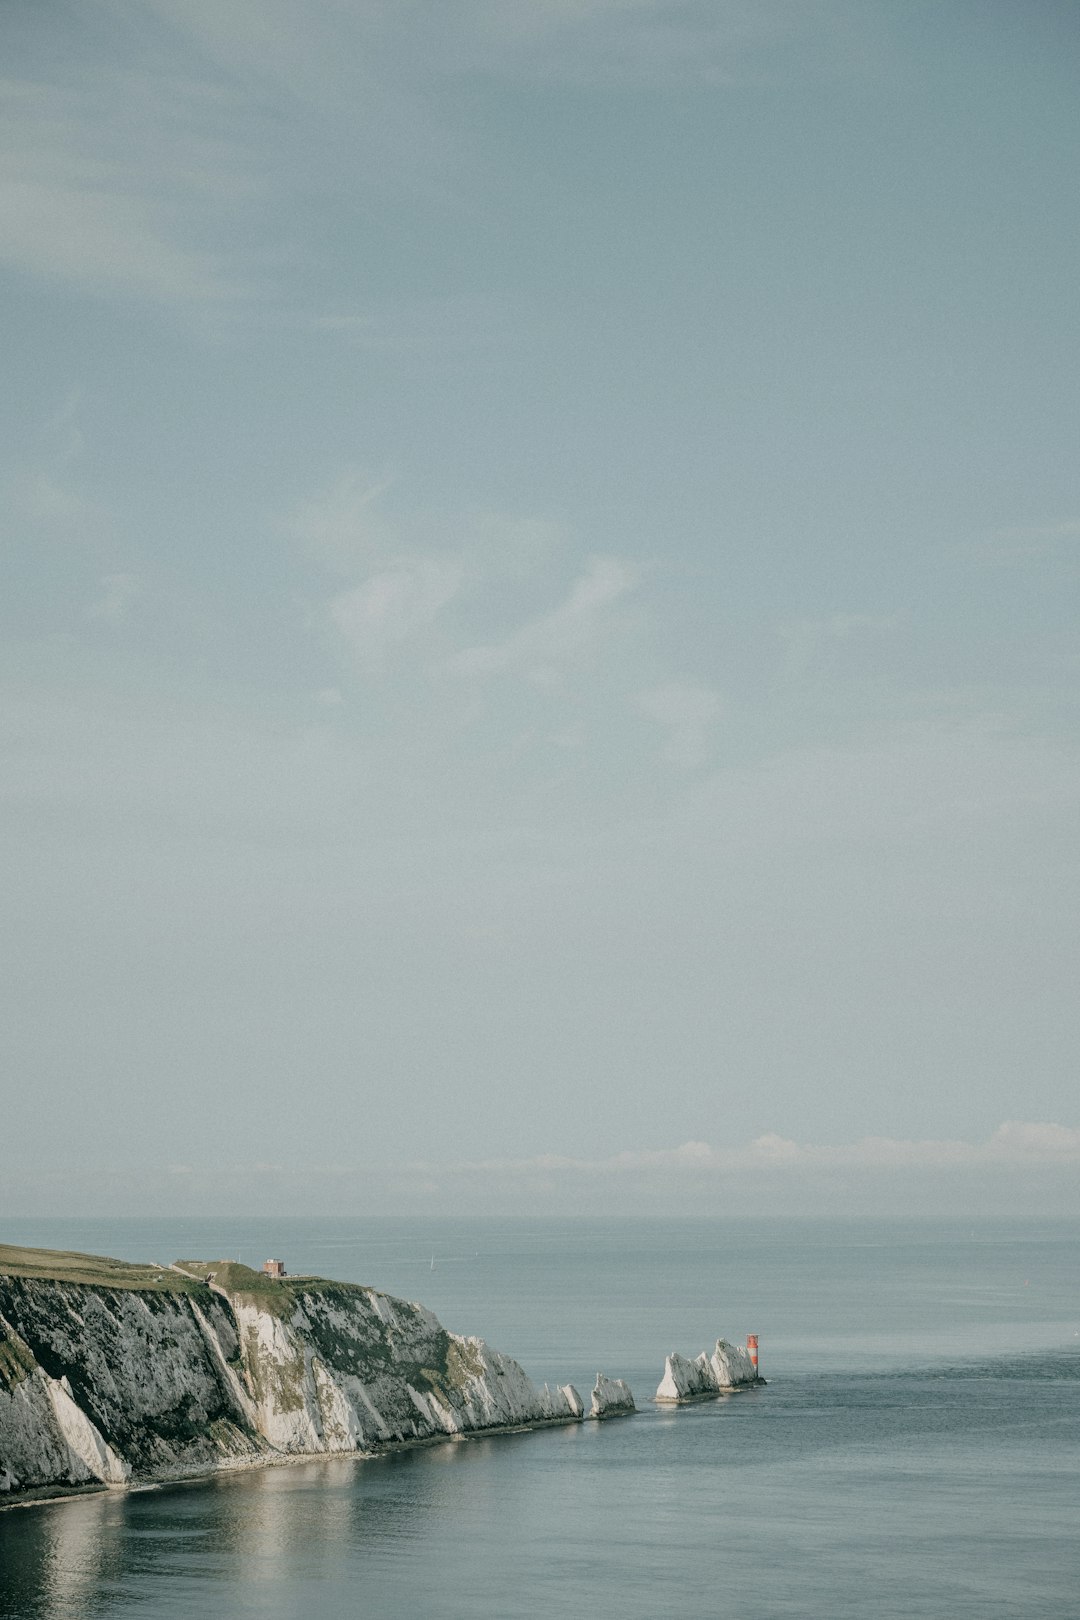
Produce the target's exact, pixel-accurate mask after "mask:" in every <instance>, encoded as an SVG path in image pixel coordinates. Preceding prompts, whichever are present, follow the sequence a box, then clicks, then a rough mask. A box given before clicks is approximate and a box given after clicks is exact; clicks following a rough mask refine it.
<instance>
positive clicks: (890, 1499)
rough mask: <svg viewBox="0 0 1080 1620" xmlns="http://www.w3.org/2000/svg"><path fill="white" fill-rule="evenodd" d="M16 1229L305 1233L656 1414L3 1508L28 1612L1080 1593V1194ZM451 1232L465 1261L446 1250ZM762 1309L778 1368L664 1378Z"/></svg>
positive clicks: (53, 1237)
mask: <svg viewBox="0 0 1080 1620" xmlns="http://www.w3.org/2000/svg"><path fill="white" fill-rule="evenodd" d="M0 1237H2V1238H3V1239H4V1240H5V1241H8V1242H15V1243H36V1244H41V1245H45V1246H55V1247H63V1248H81V1249H88V1250H92V1251H96V1252H99V1253H111V1254H118V1255H122V1256H126V1257H130V1258H133V1259H136V1258H138V1259H144V1258H150V1259H154V1260H160V1261H165V1260H169V1259H172V1258H174V1257H176V1256H178V1255H183V1256H185V1257H190V1256H195V1255H200V1256H207V1257H213V1258H217V1257H219V1256H221V1255H223V1254H232V1255H236V1254H240V1255H241V1256H242V1258H243V1259H244V1260H245V1261H247V1262H249V1263H255V1264H258V1263H261V1261H262V1260H263V1259H264V1258H265V1257H266V1256H267V1255H269V1254H280V1255H283V1256H284V1257H285V1259H286V1262H287V1264H289V1265H290V1267H291V1268H293V1269H295V1270H298V1271H319V1272H322V1273H324V1274H326V1275H329V1276H336V1277H342V1278H349V1279H352V1280H355V1281H360V1282H368V1283H372V1284H375V1285H376V1286H378V1287H381V1288H385V1289H388V1290H390V1291H391V1292H394V1293H399V1294H404V1295H406V1296H407V1297H409V1298H413V1299H421V1300H423V1301H424V1302H425V1303H426V1304H429V1305H431V1306H432V1307H433V1308H434V1309H435V1310H436V1311H437V1312H438V1314H439V1315H440V1316H441V1317H442V1319H443V1321H444V1322H445V1324H446V1325H447V1326H448V1327H451V1328H454V1329H456V1330H459V1331H464V1332H470V1333H473V1332H475V1333H482V1334H483V1335H484V1336H485V1337H487V1338H489V1339H490V1340H491V1341H492V1342H493V1343H494V1344H496V1345H498V1346H499V1348H501V1349H504V1350H507V1351H509V1352H510V1353H512V1354H513V1355H515V1356H517V1357H518V1358H519V1360H521V1361H522V1362H523V1363H524V1365H525V1366H526V1368H527V1369H528V1370H529V1372H530V1373H531V1374H532V1375H533V1377H534V1378H538V1379H545V1378H547V1379H552V1378H558V1379H560V1380H565V1379H567V1378H569V1379H572V1380H573V1381H574V1382H575V1383H577V1384H578V1385H579V1387H581V1388H582V1389H583V1391H584V1390H585V1389H586V1388H587V1387H591V1382H592V1378H593V1376H594V1374H595V1372H596V1370H597V1368H603V1370H604V1371H605V1372H607V1373H609V1374H611V1375H613V1376H624V1377H627V1378H628V1379H629V1381H630V1383H631V1385H632V1386H633V1388H634V1391H635V1393H636V1395H637V1396H638V1399H639V1403H640V1405H641V1407H642V1410H641V1413H640V1415H639V1416H638V1417H636V1418H632V1419H628V1420H621V1421H614V1422H611V1423H608V1424H604V1425H584V1426H582V1427H575V1428H566V1429H554V1430H547V1431H543V1432H539V1433H535V1434H525V1435H514V1436H506V1437H499V1438H493V1439H489V1440H480V1441H471V1442H468V1443H464V1444H446V1445H440V1446H437V1447H433V1448H430V1449H425V1450H418V1451H412V1452H405V1453H401V1454H399V1455H396V1456H392V1457H385V1458H380V1459H378V1460H376V1461H370V1462H360V1463H357V1462H342V1461H338V1462H326V1463H314V1464H306V1463H305V1464H298V1465H296V1466H292V1467H288V1468H275V1469H269V1470H263V1471H260V1472H257V1473H250V1474H240V1475H232V1476H224V1477H221V1478H218V1479H216V1480H213V1481H210V1482H207V1483H201V1484H195V1485H185V1486H179V1487H171V1488H168V1489H164V1490H152V1491H141V1492H132V1493H128V1494H109V1495H104V1496H98V1497H92V1498H81V1499H78V1500H74V1501H69V1502H65V1503H57V1504H50V1505H48V1506H45V1507H35V1508H30V1509H16V1510H12V1511H8V1512H4V1513H0V1615H2V1616H3V1617H5V1620H9V1617H18V1620H39V1617H40V1620H44V1617H48V1620H61V1617H63V1620H83V1617H86V1620H90V1617H97V1616H131V1617H144V1616H145V1617H150V1620H157V1617H164V1616H182V1617H184V1620H202V1617H204V1616H206V1617H209V1616H214V1617H222V1616H225V1617H228V1616H230V1615H238V1616H246V1615H259V1616H263V1617H265V1620H287V1617H288V1620H292V1617H304V1620H337V1617H338V1616H341V1617H344V1616H349V1617H361V1616H371V1617H378V1620H383V1617H396V1616H410V1617H412V1616H422V1615H431V1616H437V1617H439V1620H442V1617H446V1620H457V1617H466V1616H468V1617H470V1620H473V1617H481V1616H483V1617H487V1616H490V1617H502V1620H512V1617H518V1616H521V1617H533V1616H536V1617H540V1616H543V1617H545V1620H546V1617H550V1616H568V1617H577V1616H582V1617H587V1620H607V1617H609V1616H611V1617H614V1616H618V1617H620V1620H655V1617H657V1616H666V1615H679V1616H691V1617H693V1616H711V1615H717V1616H720V1615H737V1616H738V1617H739V1620H771V1617H774V1616H776V1617H779V1616H793V1617H798V1620H843V1617H846V1616H866V1615H873V1616H875V1617H877V1620H890V1617H894V1616H895V1617H897V1620H900V1617H903V1620H916V1617H927V1620H945V1617H954V1616H955V1617H962V1616H973V1617H974V1616H978V1617H980V1620H1000V1617H1006V1616H1008V1617H1010V1620H1013V1617H1016V1620H1019V1617H1021V1616H1022V1617H1025V1620H1026V1617H1034V1616H1046V1617H1048V1620H1050V1617H1052V1620H1068V1617H1076V1616H1080V1553H1078V1550H1077V1549H1078V1545H1080V1535H1078V1530H1080V1289H1078V1283H1080V1266H1078V1257H1080V1225H1077V1224H1076V1223H1021V1222H1013V1223H1010V1222H1001V1223H998V1224H993V1225H988V1224H981V1225H978V1226H976V1227H974V1228H973V1227H971V1226H969V1225H961V1224H956V1223H953V1224H949V1225H944V1224H940V1223H937V1224H935V1223H929V1222H927V1223H917V1222H911V1223H904V1224H901V1223H896V1222H881V1223H876V1224H875V1223H869V1222H865V1221H863V1222H858V1223H851V1224H841V1223H805V1222H804V1223H797V1222H788V1221H773V1222H761V1223H750V1222H747V1223H744V1224H732V1223H731V1222H724V1223H723V1224H720V1223H711V1222H708V1221H667V1222H654V1221H648V1222H646V1221H641V1222H636V1221H598V1220H581V1221H565V1222H557V1221H463V1220H459V1221H442V1222H439V1221H432V1220H389V1219H388V1220H382V1221H380V1220H325V1221H276V1222H269V1221H256V1220H252V1221H245V1222H241V1221H236V1220H221V1221H213V1220H205V1221H180V1220H177V1221H147V1222H142V1223H139V1222H134V1221H114V1222H106V1221H54V1222H44V1221H36V1222H30V1221H25V1222H16V1221H11V1220H7V1221H4V1222H3V1223H0ZM433 1258H434V1266H433V1265H432V1259H433ZM747 1332H757V1333H758V1334H759V1335H760V1337H761V1346H762V1371H763V1372H764V1373H765V1375H766V1377H767V1378H768V1379H769V1380H770V1382H769V1387H768V1388H767V1389H763V1390H758V1391H754V1392H749V1393H745V1394H741V1395H738V1396H734V1397H732V1398H730V1399H727V1400H720V1401H716V1402H712V1403H708V1404H705V1405H700V1406H693V1407H688V1408H685V1409H683V1410H680V1411H665V1410H663V1409H658V1408H656V1407H654V1406H651V1405H649V1404H648V1402H647V1399H646V1397H647V1396H648V1395H649V1394H651V1393H652V1391H653V1390H654V1389H655V1387H656V1383H657V1381H658V1379H659V1376H660V1373H661V1371H662V1368H663V1359H664V1355H665V1353H666V1352H667V1351H668V1350H671V1349H679V1350H681V1351H683V1352H684V1353H686V1354H692V1353H695V1352H696V1351H698V1350H699V1349H702V1348H704V1347H705V1346H706V1345H707V1344H709V1343H710V1342H711V1341H712V1340H713V1339H715V1338H716V1336H717V1334H718V1333H723V1334H725V1335H727V1336H728V1337H731V1338H740V1339H741V1338H742V1337H743V1336H744V1335H745V1334H746V1333H747Z"/></svg>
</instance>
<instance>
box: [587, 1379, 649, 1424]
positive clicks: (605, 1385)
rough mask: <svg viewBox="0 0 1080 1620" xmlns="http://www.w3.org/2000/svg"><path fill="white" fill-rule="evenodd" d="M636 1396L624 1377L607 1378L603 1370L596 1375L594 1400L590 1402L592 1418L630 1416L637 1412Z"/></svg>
mask: <svg viewBox="0 0 1080 1620" xmlns="http://www.w3.org/2000/svg"><path fill="white" fill-rule="evenodd" d="M636 1411H637V1407H636V1406H635V1405H634V1397H633V1395H632V1394H631V1391H630V1385H629V1384H628V1383H627V1382H626V1380H625V1379H624V1378H606V1377H605V1376H604V1374H603V1373H602V1372H598V1373H597V1375H596V1383H595V1384H594V1385H593V1392H592V1400H591V1402H590V1404H589V1416H590V1417H591V1418H611V1417H628V1416H629V1415H630V1413H631V1412H636Z"/></svg>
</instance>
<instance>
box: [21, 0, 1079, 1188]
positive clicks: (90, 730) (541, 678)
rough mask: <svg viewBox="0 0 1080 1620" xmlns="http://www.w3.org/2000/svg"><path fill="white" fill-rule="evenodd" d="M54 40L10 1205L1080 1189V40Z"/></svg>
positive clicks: (33, 421)
mask: <svg viewBox="0 0 1080 1620" xmlns="http://www.w3.org/2000/svg"><path fill="white" fill-rule="evenodd" d="M0 41H2V45H3V61H4V64H5V66H4V79H3V92H4V96H3V111H2V113H0V117H2V120H3V153H4V156H3V158H2V160H0V261H2V269H3V277H4V302H3V338H4V357H5V375H6V380H7V386H6V388H5V389H4V390H3V393H2V396H0V413H2V417H0V420H2V425H3V429H4V431H3V434H2V436H0V442H2V444H3V447H4V449H3V461H2V465H0V478H2V481H3V486H4V493H5V497H6V499H5V502H4V511H5V513H6V515H5V516H4V518H3V529H2V534H3V542H4V550H5V556H6V566H5V582H6V583H5V590H4V593H3V606H2V614H3V618H2V623H3V630H4V635H3V651H2V662H0V678H2V696H3V700H4V701H3V713H4V718H3V726H2V732H0V744H2V760H3V795H2V801H0V815H2V818H3V821H2V845H3V871H2V872H0V881H2V883H3V889H4V892H5V895H6V905H5V910H6V913H7V920H8V925H9V926H8V928H7V929H6V930H5V961H4V966H3V981H2V982H3V991H2V995H3V998H4V1005H3V1017H2V1023H3V1027H4V1029H5V1032H6V1034H5V1046H6V1047H7V1053H6V1055H5V1057H4V1066H5V1072H6V1076H7V1079H6V1081H5V1090H8V1089H9V1091H10V1094H9V1095H8V1096H6V1098H5V1124H6V1128H5V1131H4V1135H3V1140H2V1142H0V1208H4V1207H9V1208H14V1207H16V1206H17V1205H19V1204H26V1205H27V1206H33V1207H38V1208H40V1209H42V1210H43V1211H47V1210H52V1209H54V1208H61V1207H75V1205H80V1207H81V1206H82V1205H85V1206H86V1207H87V1208H89V1207H90V1206H91V1204H92V1203H93V1201H94V1199H95V1198H97V1199H98V1200H99V1202H100V1201H102V1200H103V1201H104V1202H105V1203H106V1204H107V1203H108V1202H109V1200H110V1198H111V1197H112V1194H111V1193H108V1192H105V1191H102V1189H107V1188H109V1187H114V1186H115V1185H117V1184H118V1183H117V1180H116V1178H119V1181H120V1182H122V1181H123V1179H124V1178H125V1177H126V1176H131V1175H134V1174H135V1173H136V1169H137V1171H138V1175H139V1176H140V1177H141V1178H142V1179H141V1180H140V1181H139V1186H140V1187H142V1188H143V1192H142V1193H141V1194H140V1197H142V1198H143V1199H144V1200H145V1202H146V1203H147V1204H150V1203H154V1204H155V1205H157V1206H159V1207H162V1208H168V1207H174V1206H175V1207H189V1206H190V1204H191V1203H192V1201H195V1202H196V1203H197V1204H198V1205H199V1207H209V1208H214V1207H220V1208H225V1207H226V1204H227V1203H228V1202H229V1199H230V1198H233V1199H234V1201H235V1195H236V1189H237V1187H242V1188H243V1189H244V1192H243V1198H244V1200H245V1207H267V1208H269V1207H273V1206H277V1205H280V1204H281V1203H282V1201H285V1203H286V1204H288V1205H289V1206H291V1207H293V1208H300V1207H311V1208H327V1209H329V1208H346V1207H356V1208H369V1207H386V1205H387V1203H392V1204H393V1206H394V1207H395V1208H398V1209H406V1208H409V1207H412V1206H413V1205H419V1204H422V1203H425V1201H426V1204H427V1205H428V1206H430V1207H432V1208H435V1207H446V1208H469V1207H476V1208H496V1207H499V1208H507V1209H512V1208H515V1207H524V1205H525V1204H526V1203H528V1204H529V1207H538V1208H539V1207H546V1205H547V1204H550V1205H551V1206H553V1207H555V1206H559V1205H560V1204H563V1203H565V1204H568V1205H571V1206H574V1207H579V1206H580V1207H595V1208H611V1209H616V1208H620V1207H626V1206H630V1207H637V1205H638V1204H639V1203H640V1201H641V1199H642V1198H643V1197H644V1198H646V1200H652V1201H653V1203H654V1204H655V1206H656V1207H671V1208H677V1207H681V1206H682V1204H684V1203H689V1204H692V1205H693V1206H694V1207H708V1206H709V1205H710V1200H715V1201H716V1204H717V1207H720V1206H721V1205H722V1204H723V1201H724V1199H725V1198H728V1199H729V1200H730V1199H731V1198H732V1197H735V1196H736V1194H735V1192H733V1190H732V1189H733V1188H736V1189H737V1190H738V1196H739V1197H742V1196H743V1191H744V1190H745V1188H746V1187H747V1186H749V1185H751V1184H752V1183H753V1178H754V1175H755V1174H756V1173H758V1172H759V1171H760V1172H761V1174H762V1175H764V1174H765V1172H766V1171H767V1181H763V1182H761V1185H762V1186H766V1184H767V1186H768V1187H770V1188H772V1187H775V1188H777V1189H778V1190H777V1191H775V1192H774V1193H770V1194H769V1196H770V1198H773V1199H774V1200H775V1201H776V1202H777V1204H778V1205H780V1204H783V1203H784V1199H785V1196H786V1195H785V1193H784V1191H783V1184H784V1181H785V1177H786V1176H787V1175H788V1172H789V1171H790V1172H791V1175H792V1177H794V1178H795V1180H799V1178H802V1179H801V1181H800V1186H801V1187H802V1188H803V1190H802V1191H801V1192H800V1193H799V1195H798V1197H799V1198H804V1199H805V1201H807V1203H808V1204H809V1205H812V1204H813V1203H814V1199H815V1197H817V1196H818V1194H817V1193H814V1192H813V1187H812V1184H814V1183H815V1178H816V1183H817V1184H818V1193H820V1192H821V1185H820V1184H821V1183H822V1182H823V1181H824V1180H827V1179H828V1178H830V1177H832V1178H835V1177H837V1176H840V1177H841V1178H842V1177H843V1176H844V1175H846V1174H847V1173H848V1171H849V1170H851V1171H852V1173H854V1172H855V1171H856V1170H857V1172H858V1175H859V1176H863V1177H869V1181H868V1182H867V1183H866V1185H867V1186H869V1187H872V1185H873V1184H874V1176H875V1175H876V1174H877V1173H878V1171H879V1170H880V1172H881V1174H882V1176H883V1177H884V1178H885V1179H886V1180H888V1182H889V1186H890V1187H892V1188H894V1189H895V1188H896V1187H898V1186H900V1185H901V1184H902V1183H903V1178H904V1173H905V1172H906V1171H907V1170H912V1171H914V1169H915V1168H918V1171H919V1174H920V1175H924V1176H929V1177H930V1178H931V1180H933V1179H934V1178H937V1184H939V1185H940V1187H941V1188H945V1185H946V1183H947V1182H948V1183H949V1185H950V1189H951V1190H949V1191H948V1193H947V1194H946V1193H945V1192H943V1193H942V1198H943V1200H944V1202H946V1203H948V1202H949V1201H950V1200H951V1201H952V1202H953V1203H955V1202H956V1201H957V1198H960V1201H961V1202H962V1201H963V1197H964V1196H966V1194H963V1193H962V1192H961V1193H958V1192H957V1188H958V1187H959V1186H960V1185H961V1183H959V1182H957V1181H956V1180H955V1176H956V1175H960V1176H961V1177H962V1176H964V1175H968V1174H969V1173H970V1175H972V1176H975V1177H976V1179H977V1178H983V1180H981V1181H980V1183H979V1184H980V1186H982V1185H983V1181H986V1178H987V1177H989V1178H990V1179H989V1181H986V1186H987V1187H989V1185H990V1182H991V1181H992V1180H993V1173H994V1172H995V1170H996V1169H1001V1170H1002V1173H1003V1174H1004V1173H1005V1169H1004V1168H1003V1167H1007V1170H1008V1175H1009V1177H1016V1176H1019V1178H1020V1183H1022V1184H1023V1185H1024V1186H1026V1187H1028V1190H1029V1191H1030V1189H1031V1187H1034V1186H1041V1187H1043V1188H1044V1189H1045V1188H1047V1187H1049V1186H1051V1184H1052V1186H1053V1188H1054V1189H1055V1190H1054V1191H1053V1194H1052V1197H1050V1195H1049V1194H1048V1195H1047V1196H1048V1197H1050V1203H1051V1204H1052V1205H1053V1207H1055V1208H1057V1207H1065V1206H1066V1205H1067V1204H1068V1203H1069V1200H1070V1199H1072V1198H1073V1196H1074V1190H1075V1185H1076V1171H1077V1165H1078V1163H1080V1129H1078V1127H1080V1106H1078V1103H1077V1080H1076V1074H1077V1034H1078V1014H1077V1005H1078V998H1077V995H1076V964H1077V938H1076V935H1077V916H1078V911H1080V905H1078V901H1080V894H1078V888H1080V884H1078V860H1077V847H1078V845H1077V832H1078V819H1077V812H1078V808H1080V740H1078V731H1077V695H1078V676H1080V639H1078V631H1077V612H1076V606H1077V603H1076V596H1077V592H1076V586H1077V574H1078V562H1080V456H1078V448H1080V447H1078V444H1077V424H1078V422H1080V409H1078V406H1080V365H1078V351H1080V345H1078V337H1080V299H1078V297H1077V294H1076V284H1077V266H1078V260H1080V253H1078V249H1080V233H1078V222H1080V205H1078V200H1077V175H1078V174H1080V118H1078V116H1077V106H1078V104H1080V95H1078V92H1080V71H1078V70H1080V14H1078V12H1077V8H1076V6H1075V5H1074V4H1071V3H1070V4H1065V3H1061V4H1058V3H1052V0H1029V3H1026V4H1024V5H1022V6H1021V5H1018V4H1014V5H1009V4H1005V3H1000V4H996V3H985V0H984V3H979V4H961V3H955V4H954V3H951V0H944V3H941V0H937V3H933V4H930V3H915V0H892V3H877V0H860V3H858V4H845V3H841V0H837V3H830V0H820V3H819V0H799V3H796V0H755V3H753V4H750V3H745V4H744V3H734V0H732V3H729V0H713V3H704V0H429V3H424V0H304V3H302V4H301V3H300V0H138V3H137V4H134V5H133V4H131V3H130V0H81V3H80V4H78V5H75V4H67V3H57V4H53V5H50V6H48V7H43V6H41V5H40V4H37V3H30V0H8V4H7V5H6V6H5V7H4V8H3V13H2V17H0ZM1009 1121H1012V1122H1026V1123H1027V1124H1028V1125H1031V1124H1035V1125H1054V1126H1057V1127H1058V1128H1059V1134H1057V1135H1054V1134H1052V1133H1051V1134H1049V1135H1048V1134H1046V1133H1043V1134H1042V1135H1040V1134H1038V1133H1037V1132H1036V1133H1033V1132H1031V1131H1030V1130H1029V1131H1027V1132H1026V1134H1025V1132H1024V1131H1022V1130H1019V1131H1018V1130H1014V1131H1013V1133H1012V1134H1009V1132H1006V1133H1005V1134H1004V1135H1002V1134H1000V1133H999V1127H1001V1126H1002V1124H1003V1123H1004V1122H1009ZM996 1133H997V1134H996ZM865 1138H880V1139H883V1140H884V1143H885V1146H881V1145H880V1144H879V1145H878V1146H877V1147H874V1146H868V1145H866V1143H865V1142H864V1139H865ZM761 1139H764V1143H762V1141H761ZM774 1139H775V1140H774ZM909 1142H918V1143H924V1144H928V1145H925V1146H923V1147H922V1148H919V1149H909V1148H907V1147H905V1146H903V1144H905V1143H909ZM687 1143H689V1144H698V1146H697V1147H693V1146H691V1147H690V1148H689V1149H688V1150H684V1149H682V1148H681V1147H680V1145H681V1144H687ZM755 1143H756V1144H757V1145H756V1146H755V1145H753V1144H755ZM777 1143H779V1146H777ZM702 1144H704V1147H702V1146H701V1145H702ZM860 1144H862V1145H861V1146H860ZM674 1150H679V1151H678V1152H676V1151H674ZM619 1155H627V1156H629V1157H628V1158H625V1159H619V1157H618V1156H619ZM815 1155H816V1157H815ZM845 1155H846V1157H845ZM552 1160H557V1161H559V1162H558V1163H553V1162H551V1161H552ZM564 1160H565V1161H569V1162H567V1163H563V1162H562V1161H564ZM538 1161H539V1162H538ZM170 1166H171V1167H172V1169H171V1170H170V1169H169V1167H170ZM260 1166H272V1167H277V1168H272V1169H260V1168H259V1167H260ZM883 1167H884V1168H883ZM965 1167H966V1168H965ZM642 1177H644V1179H645V1182H647V1183H648V1189H647V1192H645V1193H643V1192H642V1185H643V1183H642V1179H641V1178H642ZM950 1177H952V1178H954V1179H953V1180H952V1181H951V1182H950ZM1025 1177H1026V1178H1027V1180H1025ZM73 1178H75V1179H73ZM110 1178H114V1179H112V1180H110ZM380 1178H382V1179H380ZM732 1178H734V1179H732ZM897 1178H898V1179H897ZM1055 1178H1056V1180H1055ZM1029 1183H1030V1186H1029ZM883 1184H884V1183H883ZM5 1185H6V1188H7V1195H6V1196H5V1194H4V1187H5ZM791 1185H792V1186H794V1180H793V1181H792V1182H791ZM971 1185H972V1186H974V1181H972V1182H971ZM1011 1185H1012V1182H1011V1181H1010V1186H1011ZM73 1189H74V1190H73ZM792 1196H794V1195H792ZM822 1196H824V1194H822ZM867 1196H868V1197H871V1195H870V1194H867ZM890 1196H893V1195H892V1194H890ZM980 1196H983V1194H980ZM985 1196H986V1197H990V1196H991V1195H990V1193H988V1192H987V1193H985ZM797 1201H798V1199H796V1202H797ZM871 1201H872V1198H871Z"/></svg>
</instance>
